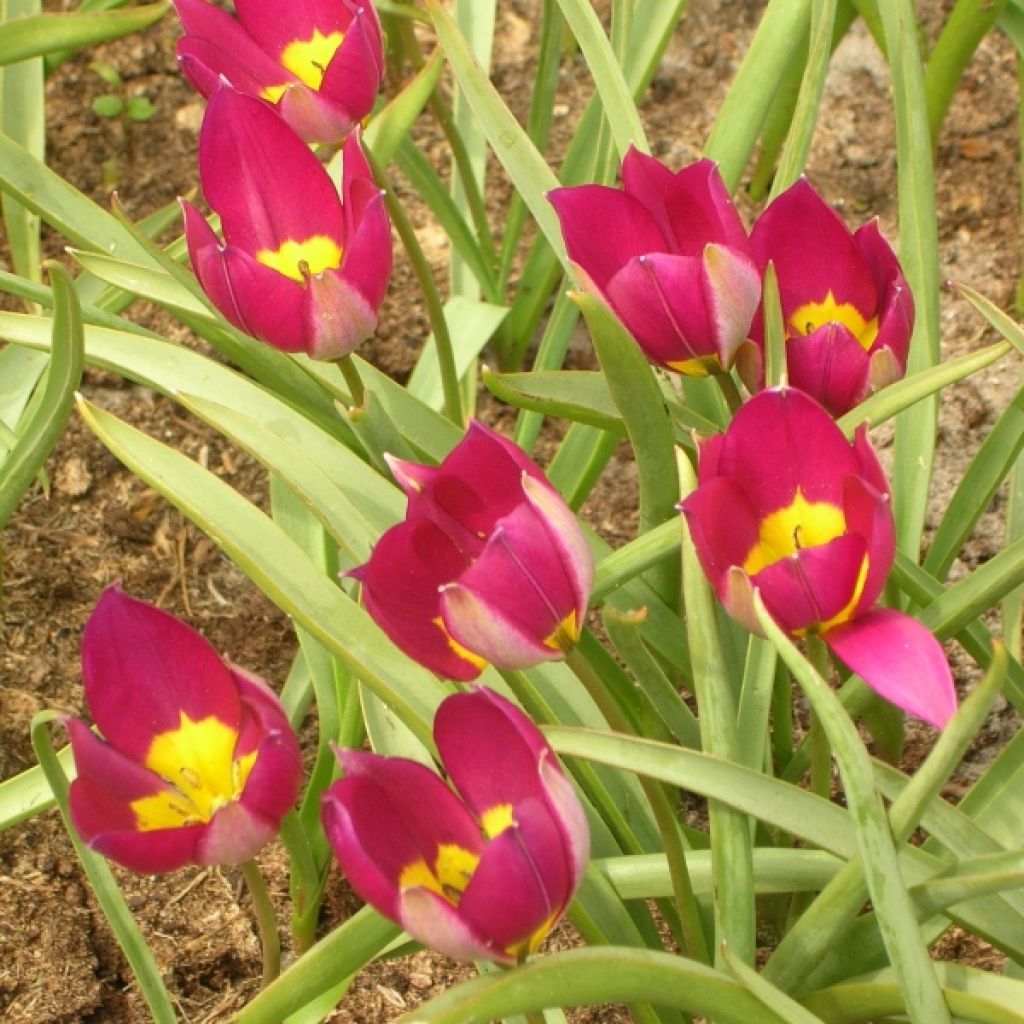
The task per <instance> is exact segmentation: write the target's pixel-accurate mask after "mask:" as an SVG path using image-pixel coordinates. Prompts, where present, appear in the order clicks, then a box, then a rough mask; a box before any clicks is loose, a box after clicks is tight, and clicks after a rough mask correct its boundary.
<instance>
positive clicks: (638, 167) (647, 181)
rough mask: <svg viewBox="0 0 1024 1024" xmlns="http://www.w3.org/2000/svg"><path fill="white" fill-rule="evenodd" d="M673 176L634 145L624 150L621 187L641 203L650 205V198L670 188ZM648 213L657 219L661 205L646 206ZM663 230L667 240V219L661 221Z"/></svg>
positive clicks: (654, 159)
mask: <svg viewBox="0 0 1024 1024" xmlns="http://www.w3.org/2000/svg"><path fill="white" fill-rule="evenodd" d="M674 178H675V174H673V172H672V171H671V170H670V169H669V168H668V167H666V166H665V165H664V164H663V163H662V162H661V161H660V160H658V159H657V157H653V156H648V155H647V154H646V153H641V152H640V150H639V149H637V148H636V146H634V145H632V144H631V145H630V147H629V149H627V150H626V155H625V156H624V157H623V158H622V187H623V189H624V190H625V191H626V192H627V193H628V194H629V195H631V196H633V197H634V198H635V199H639V200H640V202H641V203H651V197H652V196H659V195H661V194H662V193H664V192H665V191H667V190H668V189H669V188H671V187H672V181H673V179H674ZM648 210H649V212H650V213H651V214H652V215H653V216H655V217H658V218H659V221H660V216H659V211H660V212H663V210H664V206H663V204H661V205H659V206H658V207H657V208H655V204H654V203H651V205H650V206H648ZM661 223H662V226H663V227H664V229H665V238H666V239H667V238H669V237H671V236H670V233H669V230H668V219H667V218H665V219H664V221H661Z"/></svg>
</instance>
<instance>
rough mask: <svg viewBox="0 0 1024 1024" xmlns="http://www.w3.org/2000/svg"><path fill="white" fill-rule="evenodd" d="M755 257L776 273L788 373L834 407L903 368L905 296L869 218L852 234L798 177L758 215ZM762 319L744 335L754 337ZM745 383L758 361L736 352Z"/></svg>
mask: <svg viewBox="0 0 1024 1024" xmlns="http://www.w3.org/2000/svg"><path fill="white" fill-rule="evenodd" d="M750 248H751V252H752V254H753V256H754V260H755V262H756V263H757V265H758V267H759V268H760V269H761V270H762V271H763V270H764V268H765V267H766V266H767V265H768V262H769V261H771V262H772V263H774V264H775V271H776V274H777V275H778V281H779V296H780V298H781V300H782V318H783V321H784V327H785V331H786V339H787V340H786V363H787V370H788V375H789V383H790V384H792V385H793V386H794V387H797V388H799V389H800V390H801V391H805V392H807V394H809V395H811V396H812V397H814V398H816V399H817V400H818V401H819V402H821V404H822V405H823V406H825V408H826V409H828V411H829V412H830V413H832V415H833V416H841V415H842V414H843V413H845V412H847V411H849V410H850V409H852V408H853V407H854V406H855V405H857V404H858V403H859V402H862V401H863V400H864V399H865V398H867V397H868V395H869V394H870V393H871V392H872V391H875V390H877V389H878V388H881V387H884V386H885V385H887V384H890V383H892V382H893V381H894V380H898V379H899V378H900V377H902V376H903V374H904V373H905V372H906V368H907V351H908V349H909V347H910V335H911V333H912V331H913V329H914V300H913V298H912V296H911V294H910V287H909V285H908V284H907V280H906V278H905V277H904V276H903V271H902V270H901V269H900V264H899V261H898V260H897V259H896V254H895V253H894V252H893V251H892V247H891V246H890V245H889V243H888V242H887V241H886V240H885V238H883V237H882V233H881V231H879V229H878V222H877V221H870V222H869V223H867V224H865V225H864V226H863V227H861V228H860V229H858V230H857V231H856V232H855V233H853V234H851V233H850V231H849V230H848V229H847V227H846V225H845V224H844V223H843V221H842V218H841V217H840V216H839V214H837V213H836V212H835V210H833V209H832V208H831V207H830V206H829V205H828V204H827V203H826V202H825V201H824V200H823V199H822V198H821V196H819V195H818V193H817V192H816V191H815V190H814V188H813V187H812V186H811V184H810V183H809V182H807V181H806V180H804V179H801V180H800V181H798V182H797V183H796V184H795V185H793V186H792V187H791V188H789V189H787V190H786V191H785V192H783V193H782V195H780V196H779V197H778V198H777V199H776V200H775V201H774V202H773V203H772V204H771V205H770V206H768V208H767V209H766V210H765V211H764V213H762V214H761V216H760V217H759V218H758V220H757V223H755V225H754V228H753V230H752V231H751V234H750ZM763 332H764V326H763V319H762V316H761V315H760V313H759V315H758V316H757V318H756V319H755V321H754V326H753V328H752V331H751V333H752V337H753V338H754V340H755V341H757V342H758V343H759V344H760V343H762V342H763ZM740 372H741V374H742V375H743V378H744V382H745V383H746V384H747V386H748V388H750V389H751V390H756V389H757V387H759V386H760V383H761V382H760V379H759V378H760V375H762V374H763V370H762V368H761V366H760V363H759V362H758V361H757V360H755V361H754V362H752V363H749V364H748V363H746V362H741V364H740Z"/></svg>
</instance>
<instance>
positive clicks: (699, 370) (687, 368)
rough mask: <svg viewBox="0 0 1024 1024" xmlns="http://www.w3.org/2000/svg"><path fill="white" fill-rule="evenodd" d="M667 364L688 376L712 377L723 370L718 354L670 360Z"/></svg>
mask: <svg viewBox="0 0 1024 1024" xmlns="http://www.w3.org/2000/svg"><path fill="white" fill-rule="evenodd" d="M665 365H666V366H668V367H670V368H671V369H673V370H675V371H676V373H681V374H683V375H684V376H686V377H710V376H711V375H712V374H715V373H721V372H722V363H721V360H720V359H719V358H718V356H696V357H694V358H693V359H676V360H670V361H669V362H667V363H666V364H665Z"/></svg>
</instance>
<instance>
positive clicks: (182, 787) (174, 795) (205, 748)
mask: <svg viewBox="0 0 1024 1024" xmlns="http://www.w3.org/2000/svg"><path fill="white" fill-rule="evenodd" d="M237 742H238V733H237V731H236V730H234V729H232V728H231V727H230V726H228V725H225V724H224V722H222V721H221V720H220V719H219V718H214V717H213V716H210V717H207V718H202V719H200V720H199V721H193V720H192V719H191V718H189V717H188V715H187V714H185V712H184V711H183V712H181V723H180V725H179V726H178V728H177V729H171V730H168V731H167V732H162V733H160V734H159V735H158V736H156V737H154V739H153V742H152V743H151V744H150V747H149V751H148V752H147V754H146V757H145V760H144V761H143V764H145V766H146V767H147V768H148V769H149V770H150V771H152V772H154V773H155V774H157V775H159V776H160V778H162V779H163V780H164V781H165V782H168V783H170V785H171V786H173V787H174V791H173V792H162V793H155V794H153V795H152V796H144V797H141V798H140V799H138V800H133V801H132V805H131V806H132V810H133V811H134V812H135V821H136V828H138V829H139V831H140V832H151V831H153V830H155V829H162V828H182V827H184V826H186V825H196V824H200V823H205V822H208V821H209V820H210V819H211V818H212V817H213V815H214V814H216V812H217V811H219V810H220V809H221V808H222V807H223V806H224V805H225V804H228V803H231V802H232V801H233V800H237V799H238V798H239V797H240V796H241V794H242V790H243V789H244V788H245V784H246V781H247V780H248V778H249V773H250V772H251V771H252V767H253V765H254V764H255V763H256V751H255V750H254V751H252V752H251V753H249V754H246V755H245V756H244V757H241V758H237V759H236V758H235V745H236V744H237Z"/></svg>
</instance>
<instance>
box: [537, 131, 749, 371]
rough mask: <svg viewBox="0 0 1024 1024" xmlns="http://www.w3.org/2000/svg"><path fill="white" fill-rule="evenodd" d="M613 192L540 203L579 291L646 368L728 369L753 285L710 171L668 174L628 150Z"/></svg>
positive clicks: (737, 225) (558, 195)
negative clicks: (621, 331)
mask: <svg viewBox="0 0 1024 1024" xmlns="http://www.w3.org/2000/svg"><path fill="white" fill-rule="evenodd" d="M622 184H623V188H622V189H621V190H619V189H614V188H607V187H605V186H603V185H579V186H575V187H572V188H559V189H555V190H553V191H552V192H551V193H549V195H548V198H549V200H550V201H551V204H552V205H553V206H554V208H555V212H556V213H557V214H558V218H559V220H560V221H561V225H562V235H563V237H564V238H565V244H566V248H567V249H568V251H569V256H570V258H571V259H572V260H573V262H574V263H576V264H577V268H578V270H579V272H580V274H581V277H583V279H584V285H585V286H587V287H589V288H590V289H591V290H593V291H595V292H596V293H597V294H598V295H600V297H601V298H602V299H604V301H605V302H607V303H608V305H609V306H611V308H612V309H613V310H614V311H615V313H616V315H617V316H618V317H619V319H620V320H621V321H622V322H623V324H624V325H625V326H626V328H627V330H629V332H630V333H631V334H632V335H633V337H634V338H635V339H636V341H637V344H639V346H640V347H641V348H642V349H643V351H644V354H645V355H646V356H647V358H648V359H650V360H651V361H652V362H655V363H658V364H660V365H662V366H665V367H667V368H668V369H670V370H675V371H677V372H678V373H684V374H689V375H691V376H706V375H707V374H709V373H718V372H721V371H722V370H728V369H729V368H730V367H731V366H732V364H733V361H734V360H735V358H736V355H737V352H738V350H739V349H740V346H741V345H743V344H744V342H745V340H746V337H747V331H748V329H749V327H750V321H751V318H752V317H753V315H754V311H755V310H756V308H757V304H758V301H759V299H760V296H761V279H760V276H759V275H758V273H757V270H756V268H755V267H754V264H753V262H752V261H751V259H750V256H749V254H748V248H749V246H748V242H747V233H746V231H745V230H744V227H743V224H742V223H741V221H740V218H739V215H738V214H737V213H736V210H735V208H734V207H733V205H732V201H731V200H730V199H729V193H728V191H727V190H726V187H725V184H724V183H723V181H722V179H721V176H720V175H719V173H718V168H717V167H716V166H715V165H714V164H713V163H712V162H711V161H710V160H701V161H699V162H698V163H695V164H691V165H690V166H688V167H684V168H683V169H682V170H681V171H678V172H676V173H673V172H672V171H670V170H669V169H668V168H667V167H665V166H664V165H663V164H661V163H659V162H658V161H657V160H655V159H654V158H653V157H650V156H645V155H644V154H643V153H640V152H639V151H638V150H636V149H633V148H631V149H630V150H629V152H628V153H627V154H626V158H625V160H623V163H622Z"/></svg>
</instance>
